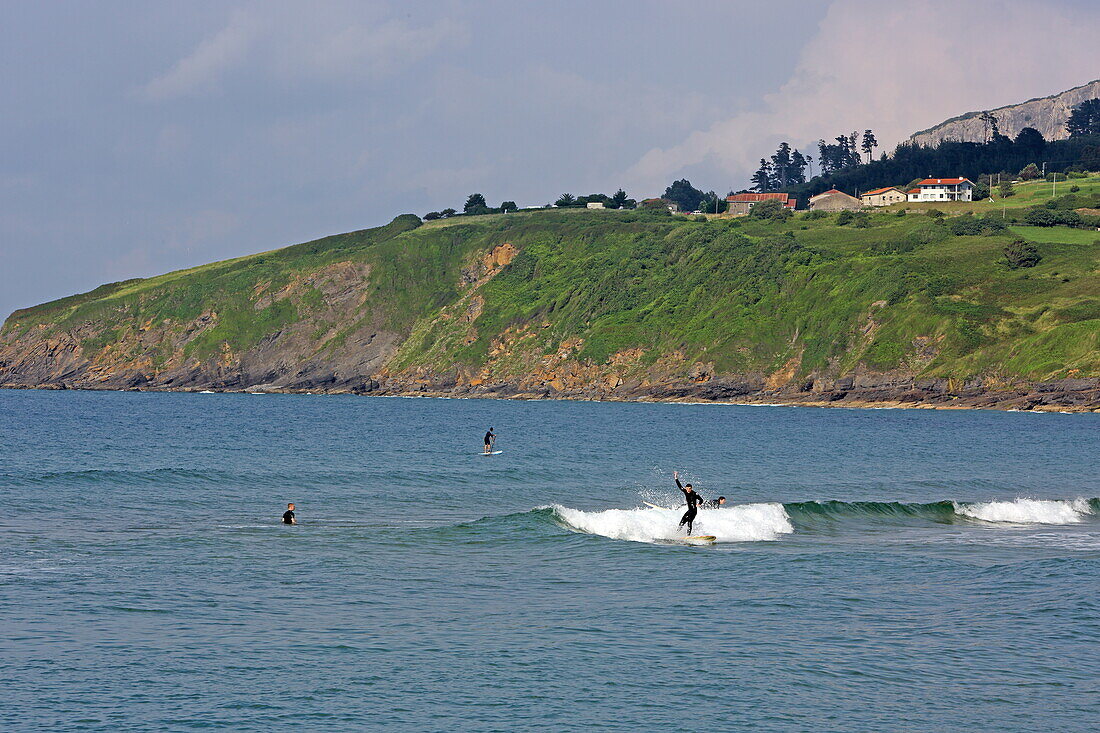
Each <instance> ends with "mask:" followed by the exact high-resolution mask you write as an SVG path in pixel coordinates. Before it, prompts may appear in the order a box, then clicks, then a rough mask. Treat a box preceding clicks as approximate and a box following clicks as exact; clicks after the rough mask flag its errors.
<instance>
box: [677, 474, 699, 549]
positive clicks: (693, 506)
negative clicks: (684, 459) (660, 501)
mask: <svg viewBox="0 0 1100 733" xmlns="http://www.w3.org/2000/svg"><path fill="white" fill-rule="evenodd" d="M672 478H673V479H675V480H676V488H678V489H679V490H680V491H682V492H684V499H686V500H687V505H688V508H687V511H686V512H684V516H683V517H681V518H680V526H681V527H683V526H684V525H685V524H686V525H687V528H688V529H687V533H688V534H689V535H690V534H691V525H692V523H693V522H694V521H695V514H696V513H697V512H698V511H699V505H700V504H702V503H703V497H701V496H699V494H697V493H695V489H693V488H691V484H687V485H686V486H685V485H684V484H681V483H680V472H679V471H673V472H672Z"/></svg>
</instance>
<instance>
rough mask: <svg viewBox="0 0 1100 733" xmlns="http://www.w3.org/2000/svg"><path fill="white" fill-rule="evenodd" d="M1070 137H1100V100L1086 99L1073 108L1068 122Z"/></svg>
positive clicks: (1067, 128)
mask: <svg viewBox="0 0 1100 733" xmlns="http://www.w3.org/2000/svg"><path fill="white" fill-rule="evenodd" d="M1066 131H1067V132H1069V136H1070V137H1076V136H1077V135H1100V99H1086V100H1085V101H1084V102H1081V104H1079V105H1077V106H1076V107H1074V108H1073V111H1072V112H1070V114H1069V119H1068V120H1066Z"/></svg>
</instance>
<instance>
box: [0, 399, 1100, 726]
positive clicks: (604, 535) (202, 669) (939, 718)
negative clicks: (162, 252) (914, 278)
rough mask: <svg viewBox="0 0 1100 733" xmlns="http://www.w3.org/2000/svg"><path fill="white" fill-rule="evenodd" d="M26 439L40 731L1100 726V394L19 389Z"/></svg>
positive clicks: (12, 712)
mask: <svg viewBox="0 0 1100 733" xmlns="http://www.w3.org/2000/svg"><path fill="white" fill-rule="evenodd" d="M490 427H492V428H494V429H495V432H496V433H497V435H498V436H499V437H498V441H497V448H499V449H500V450H501V451H502V452H501V454H500V455H493V456H484V455H481V453H482V450H483V449H482V438H483V435H484V433H485V432H486V431H487V430H488V429H489V428H490ZM0 440H2V442H0V701H2V704H3V715H2V717H0V728H2V729H3V730H5V731H131V730H133V731H174V730H200V729H220V730H239V731H278V730H307V731H363V730H370V731H374V730H378V731H575V730H588V731H594V730H595V731H676V730H706V731H750V730H751V731H762V730H765V731H876V732H878V731H1054V730H1058V731H1089V730H1097V729H1098V728H1100V580H1098V572H1100V499H1098V497H1100V458H1098V454H1100V414H1057V413H1053V414H1052V413H1043V414H1036V413H1028V412H1015V413H1013V412H987V411H961V410H960V411H932V410H868V409H835V408H828V409H821V408H805V407H780V406H738V405H713V404H706V405H689V404H639V403H610V402H604V403H600V402H566V401H560V402H559V401H532V402H525V401H506V400H457V399H403V398H383V397H356V396H313V395H271V394H201V393H190V394H185V393H175V394H170V393H139V392H72V391H68V392H66V391H15V390H7V391H0ZM673 471H679V472H680V473H681V476H682V478H683V480H685V481H690V482H691V483H693V484H694V485H695V487H696V488H697V489H698V490H699V492H700V493H701V494H702V495H703V496H704V497H705V498H708V499H710V498H715V497H717V496H719V495H722V496H725V497H727V499H728V502H727V504H726V505H725V506H723V507H722V508H720V509H711V510H703V511H701V512H700V514H699V517H698V519H697V521H696V524H695V528H694V531H695V533H696V534H708V535H713V536H714V537H715V538H716V542H714V543H712V544H705V545H693V544H688V543H685V542H684V540H683V535H684V533H683V531H682V530H679V529H678V526H677V525H678V522H679V518H680V514H681V513H682V511H683V507H682V506H681V504H682V499H681V497H680V495H679V492H678V491H677V490H676V488H675V485H674V483H673V479H672V473H673ZM288 502H293V503H294V504H295V505H296V516H297V519H298V521H299V523H298V524H297V525H295V526H286V525H283V524H281V522H280V517H281V515H282V513H283V511H284V510H285V509H286V505H287V503H288ZM644 502H649V503H650V504H654V505H656V506H657V507H658V508H651V507H649V506H647V505H646V504H645V503H644Z"/></svg>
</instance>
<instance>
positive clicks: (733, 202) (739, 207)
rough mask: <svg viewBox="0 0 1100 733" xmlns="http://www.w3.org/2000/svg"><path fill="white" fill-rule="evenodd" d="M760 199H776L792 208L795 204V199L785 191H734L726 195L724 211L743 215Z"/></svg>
mask: <svg viewBox="0 0 1100 733" xmlns="http://www.w3.org/2000/svg"><path fill="white" fill-rule="evenodd" d="M761 201H778V202H779V203H780V204H782V205H783V207H785V208H788V209H794V205H795V199H793V198H791V197H790V196H788V195H787V194H785V193H735V194H732V195H730V196H726V213H727V214H733V215H734V216H744V215H745V214H748V213H749V211H750V210H751V209H752V207H753V206H756V205H757V204H758V203H760V202H761Z"/></svg>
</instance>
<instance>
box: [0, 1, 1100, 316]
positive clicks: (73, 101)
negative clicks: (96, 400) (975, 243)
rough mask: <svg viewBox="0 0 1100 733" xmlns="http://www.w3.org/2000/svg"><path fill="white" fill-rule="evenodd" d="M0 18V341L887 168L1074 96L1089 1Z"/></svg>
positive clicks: (91, 6)
mask: <svg viewBox="0 0 1100 733" xmlns="http://www.w3.org/2000/svg"><path fill="white" fill-rule="evenodd" d="M0 11H2V12H3V17H4V19H5V22H4V23H3V24H0V314H7V313H10V312H11V311H12V310H14V309H16V308H21V307H26V306H30V305H34V304H37V303H41V302H45V301H48V300H52V299H54V298H58V297H63V296H65V295H70V294H73V293H76V292H83V291H87V290H91V289H93V288H95V287H96V286H98V285H100V284H102V283H105V282H113V281H117V280H123V279H127V278H131V277H146V276H150V275H155V274H158V273H162V272H166V271H169V270H173V269H179V268H183V267H190V266H194V265H198V264H202V263H205V262H210V261H214V260H218V259H225V258H229V257H235V256H239V255H242V254H247V253H251V252H258V251H263V250H267V249H272V248H275V247H280V246H284V245H288V244H293V243H296V242H301V241H308V240H310V239H314V238H317V237H320V236H324V235H327V234H334V233H337V232H344V231H351V230H355V229H362V228H365V227H370V226H378V225H381V224H384V223H386V222H388V221H389V220H391V219H392V218H393V217H394V216H396V215H398V214H401V213H407V212H411V213H416V214H420V215H423V214H424V213H426V212H428V211H432V210H439V209H443V208H446V207H453V208H457V209H461V207H462V203H463V202H464V201H465V198H466V196H467V195H468V194H469V193H472V192H475V191H476V192H481V193H483V194H485V196H486V198H487V199H488V201H489V203H490V204H491V205H498V204H499V203H500V202H501V201H504V200H513V201H516V202H517V203H518V204H519V205H520V206H525V205H533V204H543V203H547V202H551V201H553V200H554V199H556V198H557V197H558V195H560V194H561V193H563V192H570V193H573V194H587V193H594V192H606V193H613V192H614V191H615V189H617V188H619V187H623V188H625V189H626V190H627V192H628V193H630V194H631V195H632V196H634V197H635V198H639V199H640V198H644V197H648V196H655V195H660V194H661V193H662V192H663V190H664V188H665V187H666V186H667V185H668V184H669V183H671V182H672V181H673V180H676V179H678V178H682V177H687V178H689V179H690V180H691V181H692V183H693V184H695V186H696V187H698V188H702V189H703V190H712V189H713V190H716V191H718V192H719V193H725V192H726V191H728V190H734V189H740V188H743V187H745V186H747V185H748V177H749V175H750V174H751V172H752V170H753V169H754V168H755V163H756V162H757V161H758V160H759V158H761V157H762V156H764V155H767V154H769V153H771V152H772V151H773V150H774V148H775V146H776V145H777V144H778V143H779V142H780V141H782V140H787V141H789V142H790V143H791V144H792V145H794V146H795V147H801V148H802V149H804V150H806V149H811V150H812V143H813V141H815V140H817V139H818V138H822V137H824V138H831V137H834V136H836V135H838V134H841V133H845V132H850V131H851V130H863V129H866V128H872V129H873V130H875V133H876V135H877V137H878V139H879V141H880V143H882V146H883V147H882V148H881V149H884V150H890V149H892V148H893V146H894V145H895V144H896V143H897V142H899V141H901V140H903V139H905V138H906V137H907V136H908V135H909V134H910V133H912V132H915V131H917V130H920V129H923V128H926V127H929V126H931V125H933V124H935V123H937V122H939V121H941V120H943V119H946V118H947V117H951V116H954V115H956V114H960V113H963V112H967V111H971V110H981V109H989V108H993V107H998V106H1002V105H1005V104H1011V103H1014V102H1020V101H1024V100H1026V99H1029V98H1032V97H1036V96H1045V95H1047V94H1053V93H1056V92H1059V91H1062V90H1064V89H1068V88H1070V87H1073V86H1076V85H1079V84H1083V83H1085V82H1087V81H1090V80H1092V79H1095V78H1097V77H1100V51H1098V49H1097V44H1096V43H1095V30H1096V28H1098V27H1100V4H1097V3H1095V2H1094V1H1093V0H1061V1H1058V0H1051V1H1049V2H1034V1H1031V0H1002V1H1001V2H998V3H994V4H979V3H958V2H957V1H951V2H941V1H939V0H930V1H929V2H925V3H922V4H919V5H913V4H899V3H894V4H890V3H881V2H867V1H865V0H832V1H830V0H798V1H791V2H782V1H781V2H768V3H761V2H759V1H758V0H757V1H754V2H740V1H737V0H728V1H726V2H717V1H714V0H697V1H696V2H693V3H690V4H684V3H673V2H658V1H655V0H631V1H629V2H627V1H622V2H618V1H614V0H611V1H607V2H600V3H592V2H584V3H582V2H574V1H573V0H558V2H555V3H536V2H527V1H526V0H511V1H510V2H497V1H495V0H484V1H481V2H457V1H453V0H421V1H420V2H417V3H408V2H370V1H361V2H340V1H334V2H326V1H324V0H313V1H312V2H296V3H294V2H280V1H278V0H264V1H262V2H248V1H234V0H218V1H216V2H215V1H210V2H205V1H203V0H190V1H189V2H185V3H180V2H160V1H157V0H133V1H131V2H124V1H121V0H101V1H100V2H95V3H91V2H54V1H51V0H44V1H42V2H36V3H25V2H14V1H11V0H0ZM949 173H950V171H946V172H944V174H945V175H946V174H949ZM0 317H2V315H0Z"/></svg>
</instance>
